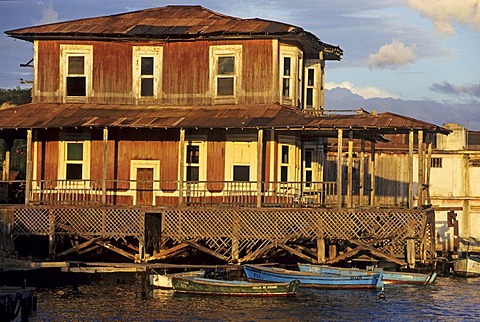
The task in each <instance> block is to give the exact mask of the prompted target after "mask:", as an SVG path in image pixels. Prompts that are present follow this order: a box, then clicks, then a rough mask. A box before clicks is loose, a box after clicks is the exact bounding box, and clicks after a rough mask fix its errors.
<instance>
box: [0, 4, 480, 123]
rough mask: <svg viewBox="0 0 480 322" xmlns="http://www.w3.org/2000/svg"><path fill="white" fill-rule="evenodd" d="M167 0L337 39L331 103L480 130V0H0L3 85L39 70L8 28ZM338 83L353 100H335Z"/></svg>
mask: <svg viewBox="0 0 480 322" xmlns="http://www.w3.org/2000/svg"><path fill="white" fill-rule="evenodd" d="M169 4H198V5H202V6H204V7H206V8H209V9H211V10H214V11H217V12H220V13H223V14H227V15H231V16H236V17H240V18H254V17H257V18H263V19H269V20H275V21H280V22H285V23H290V24H293V25H296V26H300V27H302V28H304V29H305V30H308V31H310V32H312V33H313V34H315V35H316V36H318V37H319V38H320V39H321V40H322V41H324V42H327V43H329V44H332V45H339V46H340V47H341V48H342V49H343V50H344V56H343V59H342V60H341V61H340V62H328V63H327V74H326V82H327V89H328V90H329V91H327V93H326V101H327V104H332V106H328V105H327V106H326V107H327V108H332V109H342V108H346V109H351V108H352V107H353V108H361V107H366V106H367V107H369V108H371V107H372V102H375V104H377V105H376V106H373V108H375V109H376V110H378V111H380V112H381V111H386V110H389V111H393V112H396V113H399V114H406V115H407V116H411V117H415V118H419V119H422V120H426V121H429V122H432V123H435V124H439V125H441V124H443V123H446V122H455V123H459V124H461V125H463V126H466V127H468V128H470V129H475V130H480V0H382V1H378V0H308V1H307V0H297V1H295V2H292V1H286V0H262V1H260V0H223V1H214V0H205V1H155V0H142V1H140V0H128V1H126V0H116V1H104V0H83V1H69V0H49V1H4V0H0V15H1V20H0V29H1V30H2V34H1V36H0V48H1V49H0V88H14V87H16V86H19V85H20V84H19V79H20V78H23V79H32V78H33V77H32V70H31V69H29V68H21V67H19V65H20V64H21V63H26V62H28V61H29V60H30V59H31V58H32V57H33V46H32V45H31V44H30V43H28V42H25V41H20V40H13V39H11V38H9V37H7V36H6V35H5V34H4V33H3V32H4V31H6V30H11V29H17V28H21V27H26V26H32V25H37V24H43V23H50V22H56V21H65V20H72V19H78V18H87V17H95V16H101V15H111V14H116V13H122V12H128V11H133V10H140V9H145V8H151V7H160V6H165V5H169ZM24 86H25V85H22V87H24ZM340 89H344V90H347V92H349V93H350V94H352V97H355V100H350V101H346V100H341V101H339V100H334V99H330V100H329V95H331V93H334V91H338V90H340ZM332 97H334V96H333V95H332ZM359 97H360V98H361V99H362V100H363V101H362V100H360V101H359V100H358V99H359ZM353 102H355V104H360V105H362V104H364V105H365V106H352V104H354V103H353ZM392 102H393V103H392ZM336 104H342V105H343V106H333V105H336Z"/></svg>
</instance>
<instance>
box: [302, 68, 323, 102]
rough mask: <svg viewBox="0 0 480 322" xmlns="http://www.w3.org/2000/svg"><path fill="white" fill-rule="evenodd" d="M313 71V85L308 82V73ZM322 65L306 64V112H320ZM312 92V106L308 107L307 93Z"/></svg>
mask: <svg viewBox="0 0 480 322" xmlns="http://www.w3.org/2000/svg"><path fill="white" fill-rule="evenodd" d="M309 70H313V73H314V76H313V84H309V83H308V80H309V77H308V71H309ZM320 75H321V69H320V63H319V62H318V61H317V62H315V63H308V62H307V63H306V66H305V92H304V98H303V108H304V109H306V110H319V109H320ZM309 89H311V90H312V105H311V106H307V96H308V95H307V92H308V90H309Z"/></svg>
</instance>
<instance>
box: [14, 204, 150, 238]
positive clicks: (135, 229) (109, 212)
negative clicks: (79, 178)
mask: <svg viewBox="0 0 480 322" xmlns="http://www.w3.org/2000/svg"><path fill="white" fill-rule="evenodd" d="M143 216H144V214H143V212H142V211H140V210H138V209H115V208H101V207H99V208H94V207H89V208H68V207H62V208H35V207H32V208H17V209H15V211H14V225H13V234H14V236H19V235H27V236H28V235H49V234H51V233H52V232H53V233H54V235H80V236H84V237H86V238H88V237H92V236H102V237H106V238H114V239H118V238H121V237H127V236H132V237H136V238H142V237H143V235H144V230H145V229H144V218H143Z"/></svg>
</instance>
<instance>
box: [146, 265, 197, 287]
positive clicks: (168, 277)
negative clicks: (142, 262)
mask: <svg viewBox="0 0 480 322" xmlns="http://www.w3.org/2000/svg"><path fill="white" fill-rule="evenodd" d="M174 276H177V277H182V276H196V277H203V276H205V271H204V270H199V271H190V272H181V273H173V274H158V273H156V272H155V273H153V274H150V275H149V282H150V286H151V287H152V288H156V289H163V290H171V289H172V288H173V285H172V278H173V277H174Z"/></svg>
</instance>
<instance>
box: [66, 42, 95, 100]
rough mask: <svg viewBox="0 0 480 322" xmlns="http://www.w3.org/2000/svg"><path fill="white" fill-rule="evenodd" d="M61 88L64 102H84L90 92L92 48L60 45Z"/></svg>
mask: <svg viewBox="0 0 480 322" xmlns="http://www.w3.org/2000/svg"><path fill="white" fill-rule="evenodd" d="M60 51H61V63H60V73H61V87H62V93H63V97H64V101H85V100H86V98H87V97H89V96H90V93H91V91H92V60H93V59H92V56H93V47H92V46H86V45H60Z"/></svg>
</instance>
